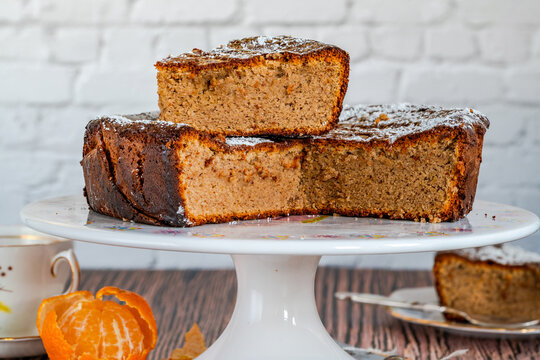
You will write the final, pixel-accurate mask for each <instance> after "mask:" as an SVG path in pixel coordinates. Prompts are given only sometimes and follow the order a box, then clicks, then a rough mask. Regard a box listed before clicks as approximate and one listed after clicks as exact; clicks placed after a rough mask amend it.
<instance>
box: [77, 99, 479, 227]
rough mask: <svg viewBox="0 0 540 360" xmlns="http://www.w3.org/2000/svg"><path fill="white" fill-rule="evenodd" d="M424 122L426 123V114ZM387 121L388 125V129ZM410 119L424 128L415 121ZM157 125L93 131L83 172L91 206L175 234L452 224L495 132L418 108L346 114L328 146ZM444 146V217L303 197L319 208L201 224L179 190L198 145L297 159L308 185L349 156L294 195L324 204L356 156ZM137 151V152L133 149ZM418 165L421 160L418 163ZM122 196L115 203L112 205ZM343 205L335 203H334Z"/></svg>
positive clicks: (466, 203)
mask: <svg viewBox="0 0 540 360" xmlns="http://www.w3.org/2000/svg"><path fill="white" fill-rule="evenodd" d="M426 112H427V113H428V115H427V116H426V114H423V113H426ZM381 116H382V117H383V118H384V120H381ZM411 116H416V117H417V119H416V120H411ZM157 117H158V115H157V114H156V113H154V114H141V115H137V116H127V117H108V118H101V119H97V120H93V121H91V122H90V123H89V124H88V126H87V130H86V135H85V146H84V150H83V160H82V166H83V171H84V173H85V182H86V194H87V198H88V202H89V204H90V207H91V208H92V209H93V210H95V211H98V212H101V213H104V214H106V215H111V216H114V217H119V218H123V219H127V220H134V221H140V222H144V223H151V224H160V225H168V226H191V225H200V224H205V223H217V222H227V221H232V220H243V219H255V218H264V217H269V216H279V215H287V214H291V215H292V214H334V213H338V214H342V215H347V216H376V217H387V218H391V219H411V220H421V219H426V220H428V221H434V222H437V221H448V220H450V221H453V220H457V219H459V218H460V217H463V216H464V215H465V214H467V213H468V212H469V211H470V209H471V207H472V202H473V199H474V194H475V190H476V181H477V177H478V167H479V164H480V159H481V147H482V137H483V134H484V132H485V130H486V128H487V126H488V124H489V123H488V121H487V119H486V118H485V117H484V116H483V115H481V114H479V113H478V112H474V111H473V112H471V111H470V109H456V110H452V111H450V112H448V110H444V109H440V108H436V107H418V106H412V105H402V106H397V107H396V106H371V107H370V106H368V107H366V106H357V107H348V108H347V109H346V111H344V113H343V114H342V117H341V119H342V120H341V122H340V123H339V125H338V127H337V128H336V129H334V130H332V131H331V132H330V133H328V134H326V135H323V136H318V137H310V138H275V137H274V138H249V137H248V138H246V137H237V138H235V137H223V136H212V135H210V134H207V133H204V132H200V131H197V130H195V129H193V128H192V127H190V126H188V125H185V124H173V123H169V122H164V121H159V120H157ZM386 117H387V118H386ZM441 139H442V140H444V141H446V142H447V143H448V144H454V145H452V146H453V147H452V149H453V150H452V151H453V152H455V154H451V155H452V156H453V157H455V166H453V167H451V172H452V174H451V176H450V179H451V180H449V181H451V183H450V184H449V185H445V186H446V187H448V188H456V189H457V190H456V191H454V192H450V195H449V196H447V197H446V198H445V199H446V200H445V202H444V206H443V207H442V208H438V209H437V212H436V214H434V213H433V212H429V211H427V210H425V211H424V212H422V211H416V212H413V211H407V210H403V209H391V208H388V207H387V208H385V207H384V206H382V207H381V206H379V207H378V208H361V207H354V206H351V205H348V204H349V203H348V202H347V201H342V202H336V201H333V200H332V199H329V200H328V201H326V202H320V203H317V202H318V201H319V200H317V199H316V195H317V194H318V193H317V192H316V191H315V190H313V191H312V190H310V189H308V190H307V191H305V190H304V191H305V192H306V193H308V192H313V194H315V195H313V197H314V198H310V199H308V198H302V199H300V200H298V199H294V198H293V197H291V198H290V199H286V201H289V202H290V203H291V205H290V207H288V208H286V207H285V208H283V207H282V208H281V209H263V210H262V211H253V210H249V211H244V212H243V211H241V210H235V211H234V212H232V213H228V212H220V211H217V212H215V213H213V214H205V215H195V214H192V213H191V212H190V209H189V208H188V209H186V203H189V201H188V197H189V195H188V192H189V191H188V189H186V187H185V186H184V185H183V184H184V183H181V182H180V181H179V179H181V178H186V177H188V175H186V174H187V172H189V167H186V166H184V165H185V164H184V163H185V161H187V160H185V159H183V160H180V159H179V155H178V154H182V153H183V152H185V151H187V149H188V148H189V147H190V146H191V145H192V144H194V143H197V144H201V146H200V149H199V150H197V151H206V150H207V149H209V150H208V151H209V152H212V153H215V154H219V155H220V156H221V157H222V158H232V157H235V156H236V157H238V158H242V157H244V158H245V157H248V156H252V155H253V154H255V155H253V156H258V155H259V154H261V156H262V157H266V158H272V156H280V154H288V153H290V154H291V155H290V157H289V158H288V159H287V160H286V161H284V162H283V161H282V162H283V164H282V170H280V171H282V172H283V173H284V174H285V173H291V174H292V175H291V176H303V175H301V174H300V175H297V174H298V171H300V169H301V168H306V169H308V168H309V166H311V167H312V168H314V169H315V168H316V167H318V166H319V163H322V162H323V161H324V158H322V157H321V156H324V154H325V153H327V152H328V151H330V152H335V153H339V154H342V155H340V156H341V157H342V159H341V160H340V161H341V163H342V164H343V165H340V166H342V167H341V168H338V173H336V169H334V168H332V167H328V166H327V167H323V168H321V169H315V170H314V171H315V172H317V176H318V178H317V179H319V180H317V179H315V180H313V179H312V178H305V177H304V178H301V179H299V180H298V181H297V185H295V186H297V187H298V188H300V187H302V189H304V188H305V187H306V186H307V184H314V186H319V183H323V182H324V183H325V184H327V185H325V186H327V187H326V188H321V189H320V193H321V194H323V195H324V194H326V193H328V191H332V190H331V188H332V181H342V179H341V180H340V176H341V175H343V174H339V169H344V168H346V167H347V166H353V167H354V166H356V165H355V164H357V163H358V164H359V165H360V164H362V161H364V160H361V159H360V160H359V158H358V156H359V155H358V154H368V155H369V154H372V153H377V154H379V153H380V154H383V155H384V156H386V157H383V160H384V161H387V160H386V159H389V158H391V157H392V156H399V154H402V153H406V152H407V151H411V149H413V150H414V147H415V146H418V144H424V146H438V144H439V142H440V141H441ZM133 144H136V146H137V147H136V148H133V146H134V145H133ZM130 146H131V147H132V148H129V147H130ZM449 146H450V145H449ZM201 149H202V150H201ZM328 149H330V150H328ZM321 154H322V155H321ZM385 154H386V155H385ZM201 156H202V155H201ZM411 156H412V157H413V158H414V156H416V155H414V154H413V155H411ZM207 161H211V159H209V160H207ZM359 161H360V162H359ZM366 161H371V160H366ZM410 161H413V160H410ZM239 164H244V163H243V162H240V163H239ZM420 165H421V164H420ZM190 166H192V165H190ZM207 166H213V165H211V164H208V165H207V164H204V166H203V170H204V167H207ZM256 166H257V164H255V168H256ZM421 166H423V165H421ZM426 166H429V164H426ZM150 169H152V170H151V171H150ZM449 169H450V168H449ZM203 170H201V171H203ZM258 171H259V170H256V171H255V172H258ZM302 171H304V170H302ZM449 171H450V170H449ZM245 176H248V175H245ZM249 176H252V175H249ZM254 176H258V177H264V174H262V175H261V173H260V171H259V173H257V174H255V175H254ZM321 179H322V180H321ZM313 181H315V182H314V183H313ZM152 184H156V185H152ZM158 184H159V185H158ZM291 186H292V185H291ZM325 189H327V190H325ZM328 189H330V190H328ZM114 192H116V194H115V195H111V194H112V193H114ZM342 195H343V194H335V197H336V198H339V197H340V196H342ZM302 196H304V195H302ZM332 196H334V195H332ZM332 196H330V197H332ZM284 201H285V200H284ZM188 207H189V206H188Z"/></svg>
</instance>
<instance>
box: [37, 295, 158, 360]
mask: <svg viewBox="0 0 540 360" xmlns="http://www.w3.org/2000/svg"><path fill="white" fill-rule="evenodd" d="M105 295H116V297H117V298H118V299H119V300H121V301H124V302H125V304H124V305H121V304H118V303H116V302H114V301H102V298H103V296H105ZM37 326H38V330H39V334H40V336H41V338H42V340H43V345H44V347H45V350H47V354H48V355H49V358H50V359H51V360H100V359H106V360H116V359H118V360H120V359H122V360H144V359H146V357H147V355H148V353H149V352H150V350H152V349H153V348H154V347H155V344H156V340H157V328H156V321H155V319H154V316H153V314H152V310H151V309H150V306H149V305H148V303H146V301H145V300H144V298H142V297H141V296H139V295H137V294H135V293H132V292H129V291H125V290H120V289H117V288H112V287H107V288H103V289H101V290H100V291H99V292H98V293H97V299H95V298H94V297H93V296H92V294H91V293H89V292H87V291H79V292H75V293H72V294H69V295H61V296H56V297H53V298H50V299H46V300H44V301H43V302H42V304H41V306H40V308H39V311H38V318H37Z"/></svg>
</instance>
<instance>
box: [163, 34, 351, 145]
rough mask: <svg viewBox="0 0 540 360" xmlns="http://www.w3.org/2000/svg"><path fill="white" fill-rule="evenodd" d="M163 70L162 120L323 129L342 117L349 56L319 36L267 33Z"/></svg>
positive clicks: (241, 130) (221, 126)
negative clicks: (317, 37)
mask: <svg viewBox="0 0 540 360" xmlns="http://www.w3.org/2000/svg"><path fill="white" fill-rule="evenodd" d="M156 68H157V70H158V74H157V79H158V95H159V108H160V110H161V115H160V119H161V120H165V121H171V122H176V123H186V124H188V125H190V126H192V127H193V128H194V129H196V130H201V131H206V132H209V133H212V134H221V135H294V136H297V135H315V134H322V133H324V132H326V131H328V130H330V128H331V127H332V126H334V125H335V124H336V123H337V121H338V117H339V113H340V112H341V108H342V104H343V97H344V96H345V92H346V90H347V84H348V78H349V55H348V54H347V52H345V51H343V50H341V49H340V48H338V47H336V46H332V45H327V44H323V43H320V42H317V41H314V40H304V39H297V38H292V37H290V36H278V37H266V36H259V37H252V38H246V39H241V40H234V41H231V42H229V43H228V44H227V45H225V46H220V47H218V48H216V49H214V50H211V51H208V52H206V51H202V50H198V49H194V50H193V51H192V52H189V53H185V54H181V55H178V56H176V57H168V58H166V59H164V60H161V61H158V62H157V64H156Z"/></svg>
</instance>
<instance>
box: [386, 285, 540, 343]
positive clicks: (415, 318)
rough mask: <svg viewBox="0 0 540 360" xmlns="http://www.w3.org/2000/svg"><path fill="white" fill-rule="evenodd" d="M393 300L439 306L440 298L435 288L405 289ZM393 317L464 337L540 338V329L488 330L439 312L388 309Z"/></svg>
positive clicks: (395, 294)
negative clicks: (454, 319)
mask: <svg viewBox="0 0 540 360" xmlns="http://www.w3.org/2000/svg"><path fill="white" fill-rule="evenodd" d="M390 297H391V298H394V299H396V300H405V301H408V302H414V301H418V302H422V303H430V304H438V303H439V297H438V296H437V292H436V290H435V288H434V287H432V286H430V287H420V288H404V289H399V290H396V291H394V292H393V293H392V294H391V295H390ZM388 312H389V313H390V315H392V316H393V317H395V318H397V319H400V320H403V321H406V322H410V323H413V324H418V325H426V326H433V327H436V328H439V329H441V330H444V331H447V332H450V333H454V334H458V335H462V336H477V337H487V338H525V337H536V336H540V327H529V328H518V329H502V328H488V327H482V326H477V325H472V324H468V323H458V322H454V321H448V320H446V319H445V317H444V316H443V315H442V314H440V313H438V312H420V311H415V310H409V309H398V308H388Z"/></svg>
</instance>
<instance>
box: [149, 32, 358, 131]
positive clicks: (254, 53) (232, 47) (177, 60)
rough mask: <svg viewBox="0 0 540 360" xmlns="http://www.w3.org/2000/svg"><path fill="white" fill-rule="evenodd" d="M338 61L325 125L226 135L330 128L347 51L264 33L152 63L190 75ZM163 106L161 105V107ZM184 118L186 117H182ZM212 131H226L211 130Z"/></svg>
mask: <svg viewBox="0 0 540 360" xmlns="http://www.w3.org/2000/svg"><path fill="white" fill-rule="evenodd" d="M317 59H318V60H324V61H328V62H331V61H337V62H339V63H340V67H341V78H340V79H339V84H340V85H339V92H338V94H337V97H336V101H335V104H333V108H332V114H331V116H330V118H329V119H328V121H327V124H326V126H324V127H318V128H313V129H306V128H292V129H291V128H287V129H285V128H283V127H280V126H275V127H270V128H262V129H254V130H251V131H249V132H247V133H246V132H242V131H227V132H226V135H229V136H257V135H276V136H297V135H320V134H324V133H326V132H328V131H329V130H330V129H332V128H333V127H334V126H335V125H336V124H337V122H338V120H339V114H340V113H341V110H342V108H343V99H344V97H345V93H346V92H347V86H348V81H349V70H350V66H349V54H348V53H347V52H346V51H344V50H342V49H340V48H339V47H337V46H333V45H329V44H324V43H321V42H318V41H315V40H307V39H298V38H293V37H290V36H276V37H266V36H257V37H251V38H245V39H241V40H234V41H231V42H229V43H228V44H227V45H225V46H220V47H218V48H216V49H213V50H211V51H208V52H206V51H203V50H199V49H193V51H191V52H188V53H184V54H181V55H178V56H176V57H171V56H169V57H167V58H165V59H163V60H161V61H158V62H157V63H156V64H155V67H156V68H157V69H158V71H165V70H168V69H169V70H170V69H174V70H177V71H187V72H189V73H191V74H192V76H197V74H199V73H200V72H201V71H203V70H208V69H231V70H235V69H239V68H242V67H248V68H249V67H254V66H257V65H260V64H263V63H265V62H266V61H267V60H278V61H281V62H284V63H290V64H295V63H297V64H301V63H306V62H308V61H310V60H317ZM162 110H163V109H162ZM184 121H185V120H184ZM206 132H209V133H213V134H216V135H218V134H220V133H221V134H223V133H225V132H223V131H220V132H217V131H212V130H211V129H206Z"/></svg>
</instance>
